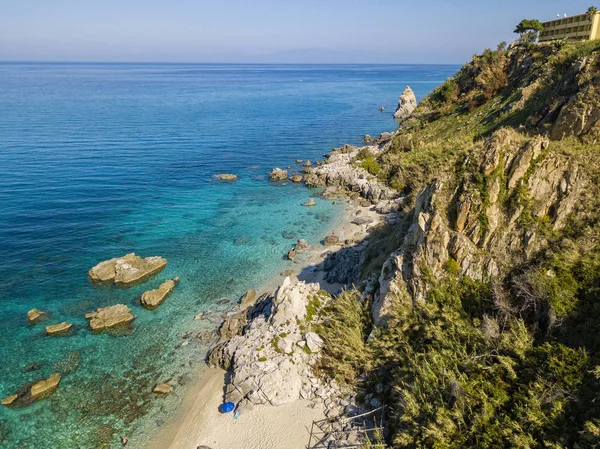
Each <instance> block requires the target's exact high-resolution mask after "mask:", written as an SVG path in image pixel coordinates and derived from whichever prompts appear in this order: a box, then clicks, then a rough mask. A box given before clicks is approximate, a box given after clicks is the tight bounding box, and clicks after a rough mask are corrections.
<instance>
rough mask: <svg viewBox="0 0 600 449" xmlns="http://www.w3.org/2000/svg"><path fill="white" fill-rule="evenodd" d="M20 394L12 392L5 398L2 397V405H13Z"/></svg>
mask: <svg viewBox="0 0 600 449" xmlns="http://www.w3.org/2000/svg"><path fill="white" fill-rule="evenodd" d="M18 397H19V396H17V395H16V394H11V395H10V396H6V397H5V398H4V399H2V405H5V406H6V405H12V404H13V403H14V402H15V401H16V400H17V398H18Z"/></svg>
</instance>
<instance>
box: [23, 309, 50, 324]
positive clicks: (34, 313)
mask: <svg viewBox="0 0 600 449" xmlns="http://www.w3.org/2000/svg"><path fill="white" fill-rule="evenodd" d="M44 315H46V312H42V311H41V310H38V309H31V310H30V311H29V312H27V320H28V321H29V322H30V323H36V322H37V321H38V320H39V319H40V318H42V317H43V316H44Z"/></svg>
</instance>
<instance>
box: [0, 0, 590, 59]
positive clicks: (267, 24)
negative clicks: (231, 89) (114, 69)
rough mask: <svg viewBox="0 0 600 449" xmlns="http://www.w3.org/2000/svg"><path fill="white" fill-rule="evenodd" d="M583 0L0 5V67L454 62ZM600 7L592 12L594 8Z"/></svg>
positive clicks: (24, 0) (570, 10) (83, 0)
mask: <svg viewBox="0 0 600 449" xmlns="http://www.w3.org/2000/svg"><path fill="white" fill-rule="evenodd" d="M590 5H591V0H586V1H582V0H560V1H559V0H504V1H490V0H213V1H207V0H162V1H159V0H0V61H92V62H104V61H106V62H272V63H306V62H315V63H323V62H331V63H409V64H410V63H431V64H448V63H450V64H460V63H464V62H466V61H468V60H469V59H470V58H471V56H472V55H473V54H474V53H481V51H482V50H484V49H485V48H488V47H490V48H493V47H496V46H497V44H498V43H500V42H502V41H507V42H510V41H511V40H513V39H515V37H516V35H515V34H514V33H513V30H514V27H515V25H516V24H517V23H518V22H519V21H520V20H521V19H523V18H537V19H539V20H541V21H545V20H551V19H553V18H555V17H556V15H557V14H561V15H563V14H565V13H566V14H568V15H573V14H580V13H584V12H585V11H586V10H587V8H588V7H589V6H590ZM599 9H600V8H599Z"/></svg>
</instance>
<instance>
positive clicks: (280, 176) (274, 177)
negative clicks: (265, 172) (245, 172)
mask: <svg viewBox="0 0 600 449" xmlns="http://www.w3.org/2000/svg"><path fill="white" fill-rule="evenodd" d="M287 177H288V172H287V170H282V169H281V168H274V169H273V170H271V173H269V179H271V181H285V180H286V179H287Z"/></svg>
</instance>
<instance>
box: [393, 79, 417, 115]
mask: <svg viewBox="0 0 600 449" xmlns="http://www.w3.org/2000/svg"><path fill="white" fill-rule="evenodd" d="M416 107H417V97H416V96H415V93H414V92H413V90H412V89H411V88H410V87H409V86H406V89H404V92H402V95H400V100H398V107H397V108H396V112H394V118H397V119H400V120H402V119H405V118H406V117H408V116H409V115H410V114H412V112H413V111H414V110H415V108H416Z"/></svg>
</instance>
